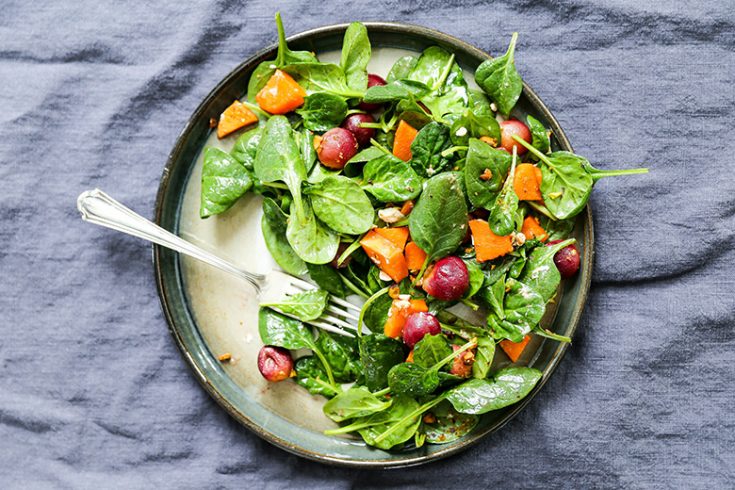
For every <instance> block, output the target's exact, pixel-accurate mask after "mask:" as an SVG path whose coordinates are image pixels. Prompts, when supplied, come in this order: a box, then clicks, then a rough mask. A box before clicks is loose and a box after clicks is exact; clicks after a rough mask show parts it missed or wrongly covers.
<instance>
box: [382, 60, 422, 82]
mask: <svg viewBox="0 0 735 490" xmlns="http://www.w3.org/2000/svg"><path fill="white" fill-rule="evenodd" d="M417 62H418V58H416V57H415V56H411V55H410V54H408V55H406V56H402V57H400V58H398V60H397V61H396V62H395V63H393V66H392V67H391V69H390V71H389V72H388V76H387V77H386V78H385V81H386V82H388V83H391V82H394V81H395V80H400V79H403V78H408V76H409V74H410V73H411V71H412V70H413V69H414V67H415V66H416V63H417Z"/></svg>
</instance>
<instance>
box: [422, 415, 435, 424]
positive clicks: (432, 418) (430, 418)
mask: <svg viewBox="0 0 735 490" xmlns="http://www.w3.org/2000/svg"><path fill="white" fill-rule="evenodd" d="M424 423H425V424H434V423H436V415H434V414H433V413H431V412H426V413H425V414H424Z"/></svg>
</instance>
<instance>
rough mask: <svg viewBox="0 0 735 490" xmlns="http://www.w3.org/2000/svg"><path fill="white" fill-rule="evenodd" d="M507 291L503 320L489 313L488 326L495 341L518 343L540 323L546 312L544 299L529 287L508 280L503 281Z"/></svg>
mask: <svg viewBox="0 0 735 490" xmlns="http://www.w3.org/2000/svg"><path fill="white" fill-rule="evenodd" d="M505 287H506V289H507V291H506V294H505V298H504V301H503V312H504V315H505V318H503V319H500V318H499V317H498V316H497V315H495V314H493V313H491V314H490V315H489V316H488V325H489V327H490V328H491V329H492V331H493V337H495V338H496V339H509V340H511V341H512V342H520V341H521V340H523V337H524V336H525V335H526V334H528V333H529V332H530V331H531V330H533V329H534V328H535V327H536V325H538V323H539V322H540V321H541V318H542V317H543V316H544V312H545V311H546V302H545V301H544V298H543V297H542V296H541V295H540V294H539V293H537V292H536V291H535V290H533V289H532V288H531V287H530V286H528V285H526V284H524V283H522V282H520V281H517V280H515V279H512V278H509V279H508V280H506V281H505Z"/></svg>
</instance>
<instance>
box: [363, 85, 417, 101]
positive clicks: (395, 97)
mask: <svg viewBox="0 0 735 490" xmlns="http://www.w3.org/2000/svg"><path fill="white" fill-rule="evenodd" d="M427 93H429V88H428V87H427V86H426V85H425V84H423V83H421V82H416V81H414V80H395V81H393V82H391V83H389V84H387V85H375V86H373V87H370V88H369V89H367V92H365V97H363V100H364V101H365V102H367V103H369V104H383V103H385V102H399V101H401V100H417V99H420V98H421V97H422V96H424V95H426V94H427Z"/></svg>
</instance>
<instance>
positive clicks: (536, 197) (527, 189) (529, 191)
mask: <svg viewBox="0 0 735 490" xmlns="http://www.w3.org/2000/svg"><path fill="white" fill-rule="evenodd" d="M513 190H514V191H515V192H516V195H517V196H518V199H519V200H521V201H540V200H541V199H543V198H542V197H541V169H540V168H538V167H537V166H536V165H531V164H530V163H522V164H520V165H518V166H516V174H515V177H514V178H513Z"/></svg>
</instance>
